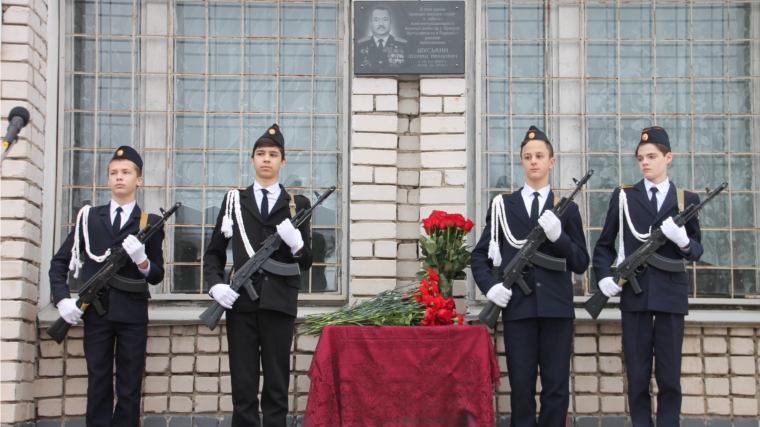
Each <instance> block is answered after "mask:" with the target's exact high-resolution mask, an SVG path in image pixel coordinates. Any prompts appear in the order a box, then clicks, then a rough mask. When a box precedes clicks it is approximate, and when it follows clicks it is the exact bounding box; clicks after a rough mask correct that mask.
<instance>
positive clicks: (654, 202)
mask: <svg viewBox="0 0 760 427" xmlns="http://www.w3.org/2000/svg"><path fill="white" fill-rule="evenodd" d="M649 191H651V192H652V199H651V200H650V201H651V202H652V209H654V211H655V213H656V212H657V187H652V188H650V189H649Z"/></svg>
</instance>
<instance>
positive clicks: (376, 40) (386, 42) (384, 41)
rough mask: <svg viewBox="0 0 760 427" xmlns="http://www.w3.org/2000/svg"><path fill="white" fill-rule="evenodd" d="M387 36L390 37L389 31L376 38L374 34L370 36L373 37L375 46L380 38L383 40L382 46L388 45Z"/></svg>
mask: <svg viewBox="0 0 760 427" xmlns="http://www.w3.org/2000/svg"><path fill="white" fill-rule="evenodd" d="M388 37H390V33H389V34H387V35H386V36H385V37H381V38H377V37H375V36H372V38H373V39H375V46H377V42H378V41H380V40H382V41H383V47H385V46H387V45H388Z"/></svg>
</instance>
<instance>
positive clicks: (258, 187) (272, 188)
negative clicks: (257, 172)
mask: <svg viewBox="0 0 760 427" xmlns="http://www.w3.org/2000/svg"><path fill="white" fill-rule="evenodd" d="M261 189H264V190H267V191H268V192H269V194H273V193H275V192H276V193H277V194H278V195H279V194H280V183H279V182H275V183H274V184H272V185H270V186H269V187H264V186H262V185H261V184H259V182H258V181H253V191H254V192H257V191H259V190H261Z"/></svg>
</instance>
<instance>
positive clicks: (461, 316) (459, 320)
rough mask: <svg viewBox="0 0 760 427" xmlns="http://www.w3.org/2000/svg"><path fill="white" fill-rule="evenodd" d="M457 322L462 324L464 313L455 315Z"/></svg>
mask: <svg viewBox="0 0 760 427" xmlns="http://www.w3.org/2000/svg"><path fill="white" fill-rule="evenodd" d="M457 323H458V324H460V325H463V324H464V314H462V313H459V315H458V316H457Z"/></svg>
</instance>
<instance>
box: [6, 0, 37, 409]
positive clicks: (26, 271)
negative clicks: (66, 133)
mask: <svg viewBox="0 0 760 427" xmlns="http://www.w3.org/2000/svg"><path fill="white" fill-rule="evenodd" d="M2 10H3V18H2V19H3V25H2V46H1V47H0V53H1V56H0V60H1V62H0V76H2V80H1V81H0V99H1V101H0V115H2V121H1V122H0V127H1V128H2V132H5V129H6V128H7V126H8V121H7V118H8V113H9V112H10V110H11V109H12V108H13V107H16V106H23V107H25V108H26V109H27V110H29V113H30V116H31V120H30V122H29V124H28V125H27V126H26V128H24V130H23V131H22V132H21V134H20V138H19V142H18V143H17V144H16V145H15V146H14V147H13V149H12V151H11V152H10V154H9V156H8V158H6V160H5V161H4V162H3V164H2V178H1V180H0V216H1V217H2V219H0V241H1V242H2V243H1V244H0V258H1V264H0V265H1V266H2V268H0V278H1V279H2V283H1V284H0V298H1V299H2V301H1V302H0V311H1V312H2V328H1V329H0V338H2V344H1V345H2V348H1V349H0V350H1V351H0V353H1V354H2V355H1V358H0V400H2V411H1V414H0V422H2V423H3V424H13V423H19V422H22V421H28V420H33V419H34V417H35V406H34V386H33V382H34V379H35V370H36V367H35V356H36V353H37V346H36V341H37V333H36V328H35V321H36V317H37V284H38V283H39V274H40V255H41V251H40V245H41V237H42V236H41V232H40V229H41V216H42V215H41V209H42V182H43V169H44V163H43V154H42V153H43V150H44V147H45V130H44V129H45V112H46V102H47V101H46V99H47V88H46V74H47V73H46V70H47V62H46V61H47V16H48V13H47V2H46V1H43V0H36V1H35V0H3V2H2ZM3 135H4V134H3Z"/></svg>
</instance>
